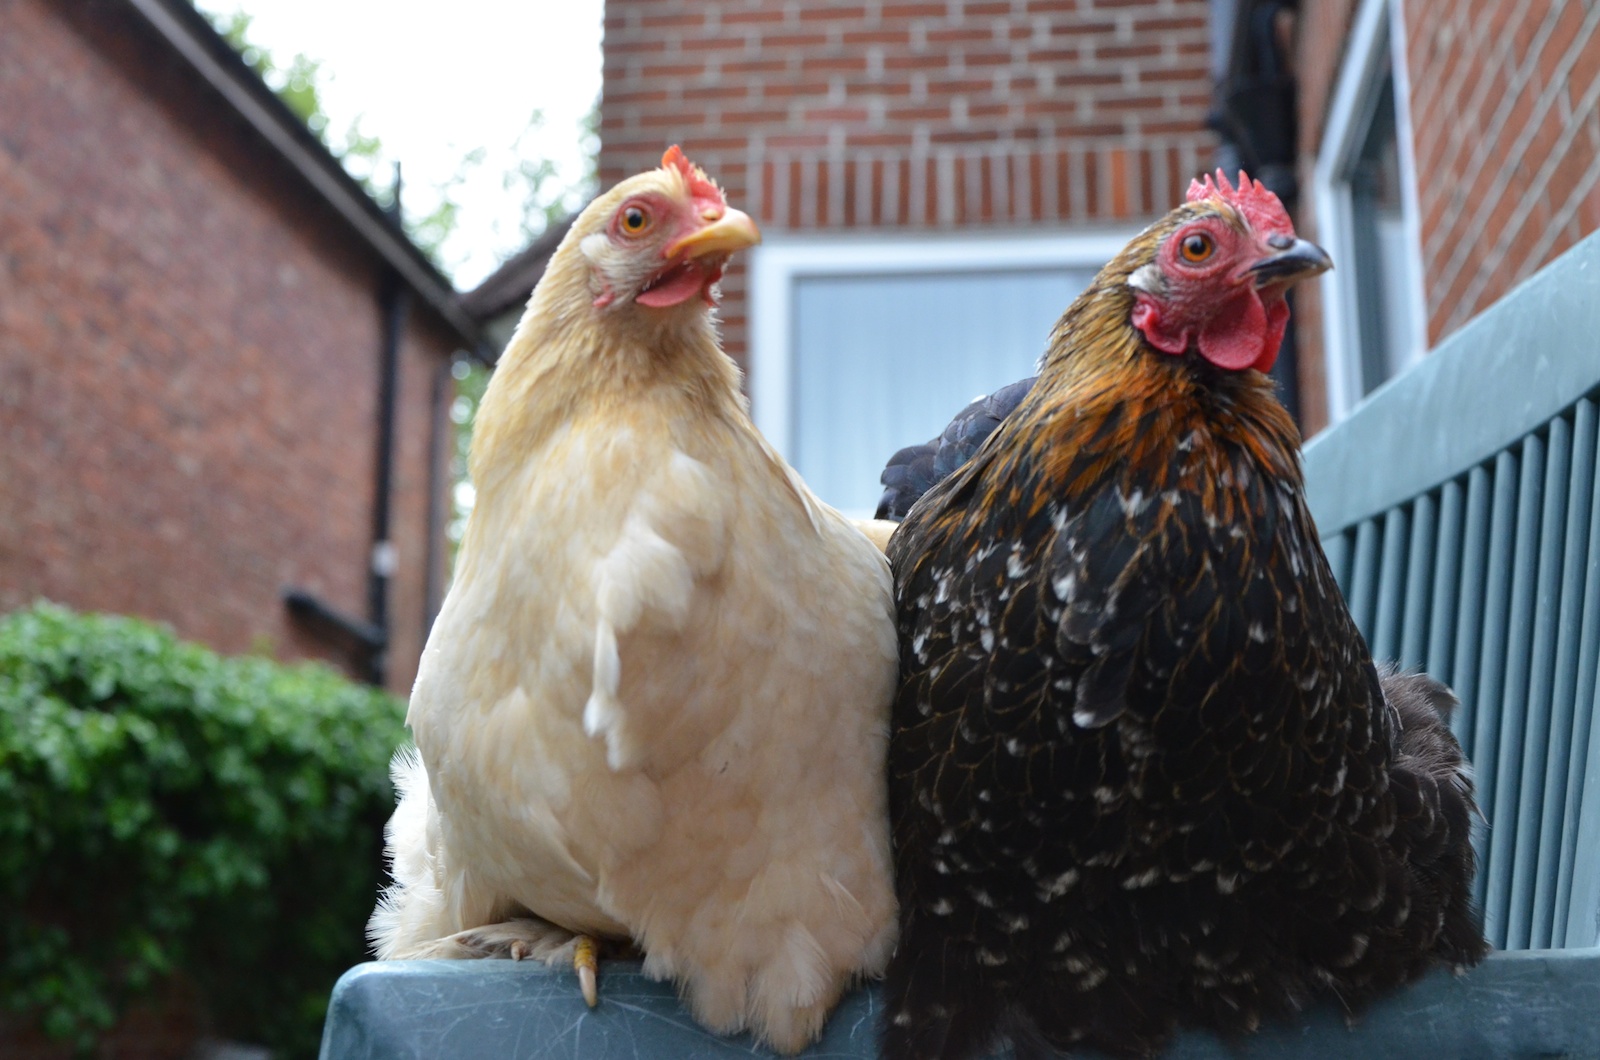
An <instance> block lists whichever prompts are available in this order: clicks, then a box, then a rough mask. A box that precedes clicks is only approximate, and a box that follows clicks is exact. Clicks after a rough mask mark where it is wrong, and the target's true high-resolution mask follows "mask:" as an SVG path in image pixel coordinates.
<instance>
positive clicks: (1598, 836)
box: [1565, 694, 1600, 949]
mask: <svg viewBox="0 0 1600 1060" xmlns="http://www.w3.org/2000/svg"><path fill="white" fill-rule="evenodd" d="M1586 706H1587V709H1588V711H1589V713H1590V714H1591V715H1592V714H1593V713H1594V712H1595V711H1596V710H1597V709H1600V696H1597V695H1593V694H1591V695H1590V697H1589V700H1588V702H1587V704H1586ZM1584 762H1585V770H1586V771H1587V773H1588V776H1589V783H1587V784H1585V785H1584V788H1583V803H1582V807H1581V809H1580V810H1579V821H1578V843H1577V847H1578V849H1579V850H1582V851H1584V852H1585V853H1586V854H1587V855H1588V856H1587V857H1585V858H1582V859H1581V860H1579V861H1578V862H1577V864H1576V865H1575V866H1574V867H1573V873H1572V898H1571V902H1570V904H1569V906H1568V909H1567V924H1566V933H1565V936H1566V945H1567V947H1568V948H1569V949H1577V948H1579V947H1587V946H1600V857H1595V852H1596V851H1600V725H1594V726H1591V727H1590V729H1589V753H1588V754H1587V755H1585V756H1584Z"/></svg>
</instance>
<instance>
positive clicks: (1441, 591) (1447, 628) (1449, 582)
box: [1426, 479, 1467, 692]
mask: <svg viewBox="0 0 1600 1060" xmlns="http://www.w3.org/2000/svg"><path fill="white" fill-rule="evenodd" d="M1466 505H1467V488H1466V485H1465V483H1463V482H1462V480H1461V479H1452V480H1451V481H1449V482H1446V483H1445V484H1444V488H1443V489H1441V490H1440V491H1439V532H1438V535H1437V538H1436V540H1437V542H1438V546H1437V551H1436V552H1435V554H1434V562H1433V595H1432V597H1431V600H1430V602H1429V604H1428V610H1429V611H1430V612H1431V613H1430V615H1429V621H1428V659H1427V663H1426V668H1427V671H1428V672H1429V673H1430V674H1432V675H1433V676H1434V677H1437V678H1438V679H1439V680H1441V681H1443V682H1444V683H1445V684H1447V685H1449V686H1450V687H1452V688H1455V687H1456V666H1455V640H1456V626H1457V624H1458V623H1459V622H1460V620H1461V615H1460V612H1459V610H1458V605H1459V603H1460V600H1461V538H1462V535H1463V534H1464V533H1465V532H1466V520H1467V515H1466V510H1467V509H1466ZM1458 692H1459V690H1458Z"/></svg>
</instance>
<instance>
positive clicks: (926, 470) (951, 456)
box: [874, 375, 1036, 522]
mask: <svg viewBox="0 0 1600 1060" xmlns="http://www.w3.org/2000/svg"><path fill="white" fill-rule="evenodd" d="M1035 378H1036V377H1035V376H1031V375H1030V376H1029V377H1028V378H1026V379H1021V380H1018V381H1017V382H1015V383H1011V384H1008V385H1006V386H1003V387H1001V388H1000V389H999V390H996V391H995V392H994V393H992V394H985V395H984V396H983V397H980V398H978V399H977V400H975V401H973V402H972V403H971V404H969V405H968V406H967V407H966V408H964V409H962V410H961V411H960V412H958V413H956V415H955V418H954V419H952V420H951V421H950V422H949V423H948V424H946V425H945V428H944V430H942V431H940V432H939V437H937V438H934V439H931V440H930V441H926V442H923V443H922V444H921V445H908V446H906V447H905V448H904V449H901V450H899V451H898V452H896V453H895V454H894V455H893V456H891V457H890V458H889V463H888V464H887V465H886V466H885V467H884V469H883V475H882V477H881V478H880V479H879V481H880V482H882V483H883V496H882V497H881V498H880V499H879V501H878V511H877V513H876V515H875V516H874V517H875V518H878V519H892V520H894V521H895V522H899V521H900V520H901V519H904V518H905V517H906V513H907V512H908V511H910V510H911V506H912V505H913V504H915V503H916V502H917V500H918V499H919V498H920V497H921V496H922V495H923V494H924V493H927V492H928V491H929V490H930V489H932V488H933V487H934V484H935V483H938V482H941V481H943V480H944V479H945V478H948V477H949V475H950V473H951V472H953V471H954V470H955V469H956V468H958V467H960V466H961V465H962V464H965V463H966V462H967V460H968V459H969V458H970V457H971V456H972V454H973V453H976V452H977V451H978V447H979V446H980V445H982V444H983V442H984V439H986V438H988V437H989V435H990V434H992V433H993V432H994V429H995V428H996V427H998V426H999V425H1000V421H1001V420H1003V419H1005V418H1006V417H1007V416H1009V415H1011V411H1012V410H1013V409H1015V408H1016V407H1017V406H1018V405H1019V404H1021V402H1022V399H1023V398H1024V397H1026V396H1027V393H1028V390H1029V389H1030V388H1031V387H1032V386H1033V381H1034V379H1035Z"/></svg>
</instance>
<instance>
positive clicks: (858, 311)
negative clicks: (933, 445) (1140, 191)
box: [750, 232, 1131, 516]
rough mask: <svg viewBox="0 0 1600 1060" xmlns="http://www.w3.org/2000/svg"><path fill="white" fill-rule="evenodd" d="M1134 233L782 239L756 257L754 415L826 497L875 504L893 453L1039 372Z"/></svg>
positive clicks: (866, 510)
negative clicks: (1059, 325) (1067, 319)
mask: <svg viewBox="0 0 1600 1060" xmlns="http://www.w3.org/2000/svg"><path fill="white" fill-rule="evenodd" d="M1130 235H1131V233H1127V232H1122V233H1117V234H1114V235H1072V236H1057V237H1026V236H1018V237H1014V238H1001V239H993V238H970V239H961V238H952V239H932V238H930V239H916V238H901V239H896V240H885V239H870V240H869V239H863V238H859V237H854V238H826V239H824V238H806V237H795V238H792V239H790V240H787V241H784V240H783V239H782V237H779V238H778V239H775V240H769V241H768V243H766V244H764V245H763V246H761V247H759V248H758V249H757V251H756V254H755V256H754V259H753V261H752V266H751V275H752V279H751V310H750V312H751V322H752V327H751V357H750V382H751V397H752V405H753V409H752V411H753V413H754V415H755V420H756V425H757V426H759V427H760V428H761V430H762V432H763V433H764V434H765V435H766V436H767V437H768V438H769V439H770V440H771V441H772V443H773V445H775V446H776V447H777V448H778V450H779V452H781V453H783V455H784V456H785V457H786V458H787V459H788V460H789V461H790V463H792V464H794V466H795V467H796V468H797V469H798V470H799V471H800V474H801V475H802V476H804V477H805V480H806V482H807V483H809V484H810V486H811V488H812V489H814V490H815V491H816V492H817V494H818V495H819V496H820V497H822V499H823V500H825V501H827V502H828V503H829V504H832V505H833V506H834V507H836V508H838V509H840V510H841V511H844V512H846V513H847V514H850V515H857V516H865V515H871V514H872V511H873V509H874V508H875V507H876V506H877V503H878V496H879V494H880V493H882V487H881V486H880V485H879V484H878V475H879V474H880V473H881V472H882V471H883V465H884V463H885V462H886V461H887V460H888V458H889V456H890V455H891V454H892V453H894V451H895V450H897V449H899V448H900V447H902V446H906V445H912V444H914V443H917V442H924V441H927V440H928V439H929V438H931V437H933V436H934V435H935V434H937V433H938V432H939V431H940V430H942V429H943V428H944V425H945V424H946V423H947V422H949V420H950V417H951V416H953V415H954V414H955V413H956V412H957V411H958V410H959V409H960V408H961V407H962V406H963V405H965V404H966V403H967V402H969V401H971V400H972V399H973V398H974V397H976V396H978V395H980V394H985V393H988V392H990V391H992V390H995V389H996V388H998V387H1001V386H1004V385H1005V384H1007V383H1010V382H1014V381H1015V380H1017V379H1020V378H1022V377H1023V376H1027V375H1031V374H1033V372H1034V371H1035V364H1036V362H1037V361H1038V359H1039V356H1040V354H1042V353H1043V352H1044V350H1045V344H1046V342H1047V341H1048V338H1049V334H1050V330H1051V328H1052V327H1054V326H1055V322H1056V320H1057V319H1058V318H1059V317H1060V316H1061V313H1062V311H1063V310H1065V309H1066V307H1067V306H1068V305H1069V304H1070V303H1071V301H1072V299H1073V298H1075V297H1077V295H1078V293H1079V292H1080V291H1082V290H1083V288H1084V287H1086V286H1088V284H1089V281H1090V280H1091V279H1093V278H1094V274H1095V272H1096V271H1098V269H1099V268H1100V266H1101V265H1102V264H1104V263H1105V261H1106V260H1107V259H1109V258H1110V257H1111V256H1112V255H1113V254H1115V253H1116V252H1117V251H1118V250H1120V249H1121V248H1122V246H1123V244H1124V243H1125V242H1126V241H1127V239H1128V238H1129V236H1130Z"/></svg>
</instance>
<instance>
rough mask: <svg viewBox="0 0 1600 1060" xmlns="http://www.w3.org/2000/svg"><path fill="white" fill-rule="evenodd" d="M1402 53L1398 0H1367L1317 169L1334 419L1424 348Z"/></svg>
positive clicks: (1332, 106) (1330, 114) (1336, 93)
mask: <svg viewBox="0 0 1600 1060" xmlns="http://www.w3.org/2000/svg"><path fill="white" fill-rule="evenodd" d="M1404 54H1405V50H1404V45H1403V39H1402V27H1401V24H1400V16H1399V5H1398V4H1397V3H1394V0H1364V2H1363V3H1362V5H1361V8H1360V10H1359V11H1358V12H1357V15H1356V20H1355V25H1354V28H1353V29H1352V31H1351V39H1350V48H1349V50H1348V52H1347V58H1346V60H1345V65H1344V68H1343V69H1342V70H1341V71H1340V74H1339V79H1338V83H1337V85H1336V86H1335V89H1334V95H1333V100H1332V102H1331V104H1330V107H1329V112H1328V126H1327V129H1326V132H1325V134H1324V136H1323V142H1322V149H1321V151H1320V153H1319V154H1318V158H1317V167H1316V173H1315V194H1316V196H1317V213H1318V216H1319V217H1320V218H1321V219H1322V225H1321V229H1322V230H1321V236H1322V239H1323V240H1324V242H1325V243H1326V246H1327V249H1328V252H1329V253H1330V254H1331V255H1332V256H1333V260H1334V264H1335V266H1336V267H1335V269H1334V270H1333V271H1332V272H1330V273H1327V274H1326V275H1325V276H1324V278H1323V281H1322V293H1323V301H1324V305H1325V312H1324V314H1323V318H1324V340H1325V349H1326V351H1327V362H1326V369H1327V379H1328V405H1329V409H1328V411H1329V418H1330V419H1334V420H1337V419H1341V418H1343V417H1344V416H1346V415H1348V414H1349V412H1350V410H1351V409H1353V408H1354V407H1355V406H1356V404H1357V403H1359V402H1360V401H1361V399H1362V398H1363V397H1365V396H1366V395H1367V394H1370V393H1371V392H1372V391H1373V390H1375V389H1377V388H1378V387H1379V386H1380V385H1382V384H1383V383H1384V382H1385V381H1386V380H1388V379H1391V378H1393V377H1394V376H1395V375H1397V374H1399V373H1400V372H1401V371H1402V370H1403V369H1404V368H1405V367H1406V366H1407V365H1409V364H1410V363H1411V362H1413V361H1414V360H1416V359H1417V358H1418V357H1420V356H1421V355H1422V353H1423V352H1424V351H1425V350H1426V348H1427V331H1426V328H1427V322H1426V320H1425V313H1424V308H1423V307H1424V304H1425V303H1424V295H1423V287H1422V267H1421V251H1420V240H1419V237H1418V224H1417V203H1416V180H1415V177H1414V172H1415V169H1414V164H1413V160H1412V158H1411V134H1410V120H1409V114H1408V111H1407V107H1406V100H1407V98H1408V91H1407V89H1406V80H1405V66H1404Z"/></svg>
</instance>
